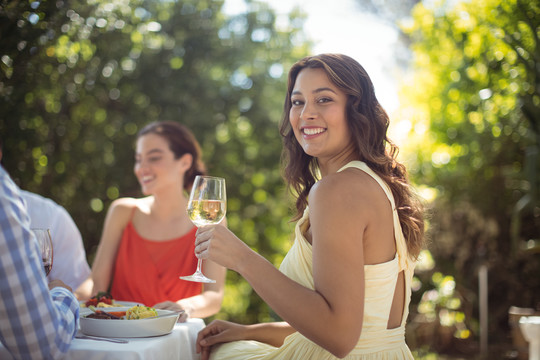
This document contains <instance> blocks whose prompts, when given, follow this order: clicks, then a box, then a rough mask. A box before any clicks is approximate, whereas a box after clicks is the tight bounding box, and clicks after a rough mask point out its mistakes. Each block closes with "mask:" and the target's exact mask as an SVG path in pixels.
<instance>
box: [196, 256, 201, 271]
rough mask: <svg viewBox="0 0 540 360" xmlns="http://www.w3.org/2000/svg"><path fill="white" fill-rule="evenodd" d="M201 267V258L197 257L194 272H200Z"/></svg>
mask: <svg viewBox="0 0 540 360" xmlns="http://www.w3.org/2000/svg"><path fill="white" fill-rule="evenodd" d="M201 267H202V259H197V270H196V271H195V273H197V274H202V271H201Z"/></svg>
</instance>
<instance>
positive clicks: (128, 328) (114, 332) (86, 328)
mask: <svg viewBox="0 0 540 360" xmlns="http://www.w3.org/2000/svg"><path fill="white" fill-rule="evenodd" d="M127 309H129V308H128V307H124V308H102V309H101V310H102V311H105V312H107V311H111V312H114V311H126V310H127ZM156 311H157V313H158V316H159V315H171V316H166V317H158V318H153V319H140V320H110V319H92V318H87V317H85V316H81V318H80V323H81V332H82V333H83V334H86V335H92V336H101V337H113V338H114V337H119V338H134V337H149V336H161V335H166V334H169V333H170V332H171V331H172V330H173V328H174V324H176V321H178V316H179V314H177V313H175V312H174V311H170V310H159V309H158V310H156ZM174 315H176V316H174Z"/></svg>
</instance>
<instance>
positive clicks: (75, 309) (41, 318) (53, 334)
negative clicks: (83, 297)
mask: <svg viewBox="0 0 540 360" xmlns="http://www.w3.org/2000/svg"><path fill="white" fill-rule="evenodd" d="M78 322H79V302H78V301H77V299H76V298H75V296H74V295H73V294H72V293H71V292H70V291H68V290H67V289H64V288H62V287H56V288H54V289H52V290H50V291H49V288H48V285H47V280H46V278H45V272H44V270H43V266H42V262H41V255H39V253H38V244H37V241H36V239H35V237H34V235H33V233H32V232H31V231H30V219H29V217H28V215H27V214H26V209H25V205H24V203H23V200H22V198H21V195H20V191H19V188H18V187H17V186H16V185H15V183H14V182H13V181H12V180H11V178H10V177H9V175H8V174H7V173H6V171H5V170H4V169H3V168H2V167H1V166H0V341H1V342H2V344H3V345H4V346H5V347H6V348H7V349H8V351H9V352H10V353H11V354H12V355H13V357H14V358H16V359H56V358H60V357H62V356H63V355H64V354H65V353H66V352H67V351H68V349H69V346H70V344H71V341H72V339H73V338H74V337H75V334H76V333H77V327H78Z"/></svg>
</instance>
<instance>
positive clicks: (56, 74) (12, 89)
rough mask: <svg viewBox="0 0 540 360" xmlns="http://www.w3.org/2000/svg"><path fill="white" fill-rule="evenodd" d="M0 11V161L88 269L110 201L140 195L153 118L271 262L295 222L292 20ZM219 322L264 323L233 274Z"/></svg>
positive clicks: (149, 11) (145, 4)
mask: <svg viewBox="0 0 540 360" xmlns="http://www.w3.org/2000/svg"><path fill="white" fill-rule="evenodd" d="M1 4H2V7H1V8H0V38H1V39H2V41H0V60H1V70H2V71H1V73H0V136H1V137H2V139H3V143H4V144H3V145H4V146H3V147H4V160H3V163H4V165H5V167H6V169H7V170H8V171H9V173H10V174H11V176H12V177H13V178H14V179H15V181H16V182H17V183H18V184H19V185H20V186H21V187H22V188H25V189H28V190H30V191H34V192H37V193H40V194H43V195H45V196H48V197H51V198H53V199H54V200H56V201H57V202H58V203H60V204H62V205H64V206H65V207H66V208H67V209H68V211H69V212H70V213H71V214H72V216H73V217H74V219H75V222H76V223H77V225H78V226H79V228H80V230H81V232H82V234H83V238H84V242H85V247H86V250H87V253H88V257H89V262H90V264H91V263H92V259H93V254H94V253H95V249H96V246H97V244H98V242H99V238H100V236H101V229H102V225H103V220H104V216H105V213H106V210H107V208H108V206H109V205H110V203H111V201H113V200H114V199H116V198H118V197H122V196H140V195H141V194H140V192H139V185H138V183H137V181H136V179H135V177H134V175H133V170H132V169H133V158H134V153H133V145H134V141H135V135H136V133H137V131H138V130H139V129H140V128H141V127H143V126H144V125H145V124H147V123H149V122H151V121H155V120H174V121H179V122H182V123H183V124H185V125H187V126H188V127H190V128H191V129H192V130H193V131H194V133H195V135H196V137H197V138H198V140H199V141H200V142H201V145H202V147H203V151H204V159H205V161H206V163H207V167H208V169H209V172H210V173H211V174H213V175H216V176H223V177H225V178H226V180H227V187H228V189H227V190H228V197H229V200H228V223H229V227H230V228H231V229H232V230H233V231H234V232H235V233H236V234H238V236H239V237H240V238H242V239H243V240H245V241H246V242H247V243H248V244H249V245H250V246H252V247H253V248H255V249H256V250H258V251H259V252H261V253H262V254H263V255H264V256H266V257H267V258H268V259H269V260H271V261H273V262H274V263H276V264H277V263H279V262H280V261H281V258H282V256H283V254H284V253H285V251H286V250H287V249H288V246H289V242H290V235H289V234H290V232H291V225H290V224H288V221H287V219H288V218H289V217H290V212H289V211H288V210H289V204H288V198H287V196H286V194H285V191H284V186H283V181H282V179H281V176H280V171H279V158H280V152H281V138H280V136H279V132H278V122H279V120H280V118H281V110H282V106H283V105H282V104H283V96H284V94H285V89H286V86H285V77H286V73H287V70H288V68H289V67H290V65H291V64H292V63H293V62H294V61H296V60H297V59H298V58H300V57H302V56H304V55H305V54H307V52H308V50H309V43H308V42H307V41H306V39H305V38H304V35H303V33H302V31H301V27H302V23H303V16H302V15H301V14H294V15H291V17H290V22H289V25H288V27H287V28H285V29H278V28H277V27H276V25H275V24H276V15H275V14H274V12H273V11H272V10H270V9H269V8H268V7H267V6H266V5H263V4H260V3H257V2H248V10H247V11H246V12H244V13H241V14H238V15H234V16H226V15H225V14H223V13H222V11H221V7H222V5H223V1H218V0H182V1H161V0H147V1H145V0H134V1H127V0H126V1H123V0H120V1H104V0H89V1H87V2H69V3H68V2H63V1H35V2H28V1H8V2H5V1H2V3H1ZM219 316H220V317H225V318H226V317H230V318H232V319H233V320H236V321H244V322H253V321H258V320H266V319H268V318H269V317H270V316H271V314H270V313H269V310H268V309H267V308H266V306H264V305H263V304H262V302H261V301H260V299H259V298H258V297H257V296H256V295H255V294H254V293H253V292H252V289H251V287H250V286H249V285H248V284H247V283H246V282H245V281H244V280H242V279H240V278H239V277H238V276H237V274H235V273H232V272H229V274H228V285H227V295H226V299H225V302H224V308H223V312H222V313H221V314H220V315H219Z"/></svg>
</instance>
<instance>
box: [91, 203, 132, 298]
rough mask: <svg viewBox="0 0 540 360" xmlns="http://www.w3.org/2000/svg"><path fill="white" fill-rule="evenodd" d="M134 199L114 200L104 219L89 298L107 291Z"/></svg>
mask: <svg viewBox="0 0 540 360" xmlns="http://www.w3.org/2000/svg"><path fill="white" fill-rule="evenodd" d="M135 201H136V200H135V199H132V198H122V199H118V200H115V201H114V202H113V203H112V204H111V206H110V208H109V210H108V212H107V216H106V218H105V224H104V226H103V232H102V235H101V240H100V242H99V246H98V249H97V252H96V257H95V259H94V262H93V264H92V279H93V282H94V283H93V288H92V292H91V296H92V295H95V294H97V293H98V292H99V291H108V290H109V286H110V284H111V277H112V272H113V267H114V262H115V260H116V254H117V252H118V247H119V245H120V240H121V239H122V232H123V231H124V228H125V227H126V225H127V223H128V222H129V219H131V215H132V212H133V208H134V207H135V206H136V204H135Z"/></svg>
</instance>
